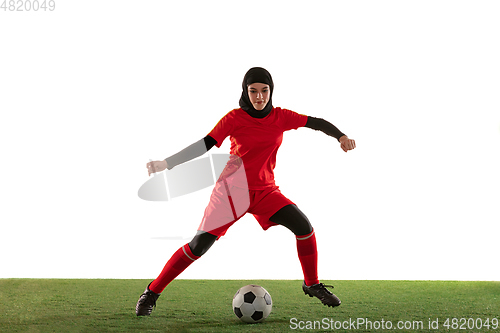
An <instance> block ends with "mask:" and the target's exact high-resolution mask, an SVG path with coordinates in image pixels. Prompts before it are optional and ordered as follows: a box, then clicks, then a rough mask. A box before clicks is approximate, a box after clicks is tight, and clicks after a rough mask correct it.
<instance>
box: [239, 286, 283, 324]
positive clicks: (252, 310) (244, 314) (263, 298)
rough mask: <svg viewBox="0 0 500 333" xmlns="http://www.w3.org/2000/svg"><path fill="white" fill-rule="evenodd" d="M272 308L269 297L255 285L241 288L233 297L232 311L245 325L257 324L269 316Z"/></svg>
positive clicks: (265, 291) (264, 290) (262, 289)
mask: <svg viewBox="0 0 500 333" xmlns="http://www.w3.org/2000/svg"><path fill="white" fill-rule="evenodd" d="M272 308H273V301H272V299H271V295H269V293H268V292H267V290H266V289H264V288H262V287H261V286H257V285H255V284H249V285H248V286H244V287H241V288H240V289H239V290H238V291H237V292H236V294H234V297H233V311H234V314H235V315H236V317H238V318H240V319H241V320H242V321H244V322H245V323H259V322H261V321H263V320H264V319H266V318H267V316H269V314H270V313H271V310H272Z"/></svg>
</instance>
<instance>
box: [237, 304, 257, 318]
mask: <svg viewBox="0 0 500 333" xmlns="http://www.w3.org/2000/svg"><path fill="white" fill-rule="evenodd" d="M240 311H241V313H242V314H243V317H250V316H251V315H253V313H254V312H255V309H254V308H253V305H252V304H249V303H243V304H242V305H241V306H240Z"/></svg>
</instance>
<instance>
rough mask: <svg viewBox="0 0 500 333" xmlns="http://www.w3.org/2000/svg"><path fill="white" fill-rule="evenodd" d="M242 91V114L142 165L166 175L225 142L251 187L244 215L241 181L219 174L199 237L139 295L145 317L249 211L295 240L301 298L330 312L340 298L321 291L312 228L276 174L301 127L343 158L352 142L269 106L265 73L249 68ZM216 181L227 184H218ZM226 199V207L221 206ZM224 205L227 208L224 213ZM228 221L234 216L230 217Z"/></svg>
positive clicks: (321, 122) (270, 90) (316, 121)
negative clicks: (325, 138) (292, 133)
mask: <svg viewBox="0 0 500 333" xmlns="http://www.w3.org/2000/svg"><path fill="white" fill-rule="evenodd" d="M242 88H243V91H242V93H241V98H240V103H239V104H240V108H239V109H235V110H232V111H231V112H229V113H228V114H226V115H225V116H224V117H223V118H222V119H221V120H220V121H219V122H218V123H217V125H216V126H215V127H214V128H213V129H212V131H211V132H210V133H208V135H207V136H206V137H204V138H203V139H201V140H200V141H198V142H196V143H195V144H193V145H191V146H189V147H187V148H186V149H184V150H182V151H181V152H179V153H177V154H175V155H173V156H171V157H169V158H166V159H165V160H163V161H153V162H149V163H147V165H146V167H147V169H148V173H149V175H151V173H154V172H160V171H163V170H165V169H169V170H170V169H172V168H173V167H175V166H176V165H179V164H181V163H184V162H186V161H189V160H191V159H193V158H195V157H198V156H201V155H202V154H204V153H205V152H206V151H208V150H210V149H211V148H212V147H213V146H217V147H218V148H219V147H220V146H221V144H222V142H223V141H224V139H225V138H226V137H228V136H229V137H230V140H231V156H232V157H237V159H238V158H239V159H241V161H242V165H243V168H242V169H244V176H243V177H246V182H247V187H248V188H247V189H245V190H244V191H243V192H245V191H246V200H247V204H244V205H243V207H244V208H245V210H244V211H243V212H242V211H241V207H242V205H241V204H238V203H237V202H238V200H239V199H238V195H239V194H237V193H240V192H241V191H240V190H241V189H239V188H238V186H237V185H238V184H237V183H238V179H236V180H234V178H237V177H236V176H234V175H235V174H238V173H237V172H234V170H233V171H232V173H233V185H235V186H233V185H231V184H230V185H231V186H229V187H231V189H229V187H228V184H227V182H226V178H224V177H223V176H221V178H220V179H219V182H217V184H216V185H215V188H214V191H213V193H212V196H211V198H210V202H209V205H208V207H207V208H206V210H205V214H204V217H203V220H202V223H201V225H200V227H199V228H198V232H197V234H196V236H194V238H193V239H192V240H191V241H190V242H189V243H187V244H185V245H184V246H182V247H181V248H179V249H178V250H177V251H176V252H175V253H174V254H173V256H172V257H171V258H170V260H169V261H168V262H167V263H166V265H165V267H164V268H163V270H162V271H161V273H160V275H159V276H158V277H157V278H156V279H155V280H154V281H152V282H151V283H150V284H149V285H148V287H147V288H146V290H145V291H144V293H143V294H142V295H141V296H140V298H139V301H138V302H137V305H136V314H137V315H138V316H145V315H150V314H151V312H152V310H153V307H154V306H156V300H157V299H158V297H159V296H160V293H161V292H162V291H163V290H164V289H165V287H166V286H167V285H168V284H169V283H170V282H171V281H172V280H174V279H175V278H176V277H177V276H178V275H179V274H180V273H181V272H183V271H184V270H185V269H186V268H187V267H188V266H189V265H190V264H192V263H193V262H194V261H196V260H197V259H199V258H200V257H201V256H202V255H203V254H204V253H205V252H206V251H207V250H208V249H209V248H210V247H211V246H212V244H213V243H214V242H215V240H216V239H218V238H219V237H220V236H222V235H224V234H225V232H226V231H227V229H228V228H229V227H230V226H231V225H232V224H234V223H235V222H236V221H237V220H238V219H239V218H241V217H242V216H243V215H244V214H245V213H247V212H248V213H251V214H252V215H253V216H254V217H255V218H256V219H257V221H258V222H259V224H260V225H261V227H262V228H263V229H264V230H267V229H268V228H269V227H271V226H274V225H283V226H285V227H286V228H288V229H289V230H291V231H292V232H293V233H294V234H295V237H296V240H297V253H298V256H299V261H300V263H301V266H302V271H303V273H304V282H303V284H302V290H303V291H304V293H305V294H306V295H309V296H310V297H313V296H315V297H317V298H319V299H320V300H321V302H322V303H323V304H324V305H328V306H338V305H340V303H341V302H340V300H339V299H338V297H337V296H335V295H334V294H332V293H331V292H330V291H329V290H328V289H326V287H327V286H325V285H324V284H323V283H320V282H319V280H318V273H317V262H318V259H317V257H318V253H317V249H316V237H315V234H314V230H313V227H312V226H311V223H310V222H309V220H308V219H307V217H306V216H305V215H304V214H303V213H302V212H301V211H300V210H299V208H298V207H297V206H296V205H295V204H294V203H293V202H292V201H291V200H290V199H288V198H286V197H285V196H284V195H283V194H282V193H281V192H280V190H279V188H278V186H276V184H275V181H274V172H273V170H274V167H275V165H276V153H277V151H278V148H279V147H280V145H281V142H282V139H283V132H284V131H288V130H291V129H297V128H299V127H307V128H312V129H314V130H319V131H322V132H323V133H325V134H327V135H329V136H332V137H335V138H336V139H337V140H338V141H339V142H340V147H341V148H342V149H343V150H344V151H345V152H347V151H349V150H351V149H354V148H355V147H356V144H355V142H354V140H352V139H349V138H348V137H347V136H346V135H345V134H343V133H342V132H340V131H339V130H338V129H337V127H335V126H334V125H332V124H331V123H329V122H327V121H326V120H323V119H319V118H314V117H310V116H309V117H308V116H305V115H301V114H298V113H296V112H293V111H290V110H286V109H282V108H278V107H273V105H272V95H273V89H274V84H273V80H272V78H271V74H269V72H268V71H267V70H265V69H264V68H260V67H254V68H251V69H250V70H249V71H248V72H247V73H246V75H245V77H244V79H243V84H242ZM233 162H234V163H233V164H235V165H236V169H237V168H238V165H241V163H238V161H233ZM230 163H231V162H230ZM230 163H229V164H230ZM229 164H228V166H229ZM226 169H228V167H226ZM233 169H234V168H233ZM223 173H224V172H223ZM229 174H231V172H230V173H229ZM240 175H241V173H240ZM228 177H231V175H229V176H228ZM241 178H242V177H240V179H241ZM221 179H222V180H224V181H220V180H221ZM227 179H229V178H227ZM238 191H240V192H238ZM231 197H232V199H231ZM240 197H241V198H242V197H243V196H241V195H240ZM227 198H229V200H228V199H227ZM224 200H225V201H226V205H225V206H224V204H222V203H221V202H223V201H224ZM240 201H241V200H240ZM227 202H229V204H230V207H231V209H229V208H228V205H227ZM235 205H237V207H236V208H235ZM237 210H239V212H237ZM225 211H227V212H225ZM228 215H229V216H234V218H229V219H227V216H228ZM328 287H331V286H328Z"/></svg>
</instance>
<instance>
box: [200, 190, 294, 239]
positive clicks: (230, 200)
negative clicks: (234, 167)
mask: <svg viewBox="0 0 500 333" xmlns="http://www.w3.org/2000/svg"><path fill="white" fill-rule="evenodd" d="M228 194H229V195H228ZM291 204H292V205H293V204H294V203H293V202H292V201H291V200H290V199H288V198H286V197H285V196H284V195H283V194H282V193H281V191H280V190H279V188H278V186H274V187H269V188H266V189H263V190H248V189H242V188H239V187H235V186H231V185H228V184H227V183H225V182H222V181H221V182H217V183H216V184H215V188H214V190H213V192H212V195H211V197H210V202H209V203H208V206H207V208H206V209H205V214H204V216H203V220H202V221H201V224H200V226H199V228H198V230H199V231H205V232H208V233H211V234H212V235H215V236H218V237H220V236H223V235H224V234H225V233H226V231H227V229H228V228H229V227H230V226H232V225H233V224H234V223H235V222H236V221H238V220H239V219H240V218H241V217H243V215H245V214H246V213H251V214H252V215H253V216H254V217H255V219H256V220H257V221H258V222H259V224H260V226H261V227H262V229H264V230H267V229H269V228H270V227H272V226H274V225H276V223H274V222H271V221H270V220H269V218H270V217H271V216H273V215H274V213H276V212H277V211H278V210H280V209H281V208H283V207H284V206H287V205H291Z"/></svg>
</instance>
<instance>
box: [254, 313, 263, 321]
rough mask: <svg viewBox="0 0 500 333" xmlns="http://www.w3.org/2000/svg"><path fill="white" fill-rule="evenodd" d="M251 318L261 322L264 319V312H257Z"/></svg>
mask: <svg viewBox="0 0 500 333" xmlns="http://www.w3.org/2000/svg"><path fill="white" fill-rule="evenodd" d="M251 317H252V319H253V320H255V321H257V320H261V319H262V317H264V312H262V311H255V312H254V313H253V315H252V316H251Z"/></svg>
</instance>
